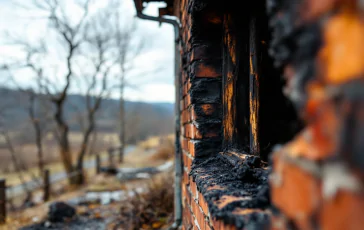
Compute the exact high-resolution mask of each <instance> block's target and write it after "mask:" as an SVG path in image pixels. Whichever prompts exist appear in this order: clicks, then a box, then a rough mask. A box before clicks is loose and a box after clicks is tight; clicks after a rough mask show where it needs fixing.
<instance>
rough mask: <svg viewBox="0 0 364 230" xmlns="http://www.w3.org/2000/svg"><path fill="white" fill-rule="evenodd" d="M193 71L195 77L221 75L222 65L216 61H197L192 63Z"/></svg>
mask: <svg viewBox="0 0 364 230" xmlns="http://www.w3.org/2000/svg"><path fill="white" fill-rule="evenodd" d="M191 73H192V74H194V76H195V77H209V78H215V77H221V66H217V64H215V63H214V64H210V63H207V62H195V63H193V64H192V67H191Z"/></svg>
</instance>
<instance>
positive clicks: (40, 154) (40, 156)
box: [34, 124, 44, 176]
mask: <svg viewBox="0 0 364 230" xmlns="http://www.w3.org/2000/svg"><path fill="white" fill-rule="evenodd" d="M34 128H35V143H36V145H37V149H38V170H39V176H42V175H43V171H44V160H43V146H42V136H41V135H42V133H41V130H40V127H39V124H34Z"/></svg>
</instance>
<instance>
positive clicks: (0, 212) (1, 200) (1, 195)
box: [0, 179, 6, 224]
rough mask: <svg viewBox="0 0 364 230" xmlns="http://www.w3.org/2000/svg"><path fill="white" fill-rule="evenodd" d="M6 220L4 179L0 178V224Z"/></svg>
mask: <svg viewBox="0 0 364 230" xmlns="http://www.w3.org/2000/svg"><path fill="white" fill-rule="evenodd" d="M5 222H6V181H5V179H0V224H5Z"/></svg>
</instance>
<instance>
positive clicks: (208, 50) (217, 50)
mask: <svg viewBox="0 0 364 230" xmlns="http://www.w3.org/2000/svg"><path fill="white" fill-rule="evenodd" d="M212 58H221V47H220V45H209V46H207V45H202V46H197V47H194V48H192V50H191V56H190V62H193V61H196V60H197V61H198V60H209V59H212Z"/></svg>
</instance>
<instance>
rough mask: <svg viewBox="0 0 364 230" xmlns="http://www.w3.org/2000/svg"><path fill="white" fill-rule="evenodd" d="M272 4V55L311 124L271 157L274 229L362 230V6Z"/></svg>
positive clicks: (344, 3)
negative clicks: (283, 70) (283, 69)
mask: <svg viewBox="0 0 364 230" xmlns="http://www.w3.org/2000/svg"><path fill="white" fill-rule="evenodd" d="M269 3H270V4H269V5H270V6H271V8H270V9H269V12H270V16H271V25H272V28H273V34H274V35H275V36H274V37H273V41H272V44H274V45H272V46H271V48H272V51H273V52H272V53H273V54H274V57H275V59H276V61H277V62H278V63H279V64H280V65H281V66H283V67H284V68H285V77H286V79H287V88H286V93H287V95H289V96H290V98H291V99H292V101H293V102H294V103H295V105H296V108H297V110H298V111H299V113H300V115H301V117H302V118H303V119H304V120H305V122H306V127H305V128H304V129H303V130H302V131H301V132H300V133H299V134H298V135H296V137H295V138H294V140H293V141H291V142H289V143H288V144H286V145H284V146H283V147H282V148H280V149H279V150H277V151H275V153H274V155H273V173H272V175H271V185H272V186H271V187H272V191H271V194H272V195H271V196H272V200H273V203H274V205H275V207H276V208H277V211H276V212H275V217H274V221H273V227H274V229H287V228H288V227H291V228H293V229H330V230H332V229H337V230H339V229H358V230H359V229H364V193H363V192H364V190H363V172H364V171H363V170H364V167H363V166H364V164H363V163H364V157H363V156H364V155H363V154H364V144H363V143H364V136H363V133H364V121H363V117H364V114H363V111H364V103H363V102H364V97H363V96H364V84H363V83H364V81H363V80H364V79H363V76H364V75H363V74H364V61H363V60H364V46H363V41H364V21H363V16H364V8H363V2H362V1H356V0H353V1H335V0H328V1H308V0H305V1H291V0H286V1H275V0H273V1H269ZM291 42H292V43H291ZM288 44H290V45H289V46H288ZM283 50H285V53H284V54H285V55H282V52H283ZM359 114H361V115H359Z"/></svg>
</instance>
